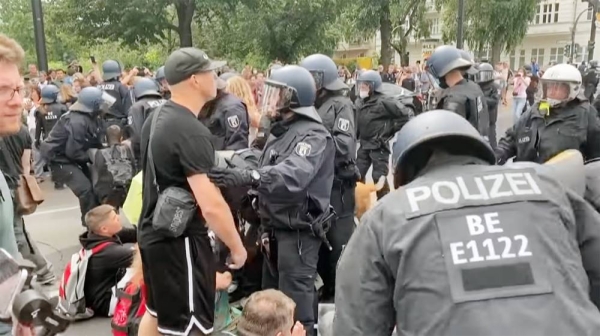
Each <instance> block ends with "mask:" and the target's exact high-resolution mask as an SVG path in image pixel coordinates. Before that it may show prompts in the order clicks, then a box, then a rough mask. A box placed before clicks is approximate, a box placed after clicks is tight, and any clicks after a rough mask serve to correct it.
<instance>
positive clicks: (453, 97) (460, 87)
mask: <svg viewBox="0 0 600 336" xmlns="http://www.w3.org/2000/svg"><path fill="white" fill-rule="evenodd" d="M437 108H438V109H442V110H449V111H453V112H456V113H458V114H460V115H461V116H463V117H465V119H467V120H468V121H469V122H470V123H471V125H473V127H475V128H477V130H479V133H481V134H482V135H487V130H488V128H489V112H488V106H487V104H486V99H485V98H484V94H483V91H482V90H481V88H480V87H479V85H477V84H476V83H475V82H473V81H470V80H467V79H463V80H461V81H460V82H458V83H457V84H456V85H454V86H453V87H449V88H447V89H444V90H443V91H442V93H441V96H440V98H439V100H438V106H437Z"/></svg>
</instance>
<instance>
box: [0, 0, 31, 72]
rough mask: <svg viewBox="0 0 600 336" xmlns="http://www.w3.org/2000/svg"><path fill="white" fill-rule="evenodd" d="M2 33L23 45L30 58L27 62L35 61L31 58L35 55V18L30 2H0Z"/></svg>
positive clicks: (19, 0) (12, 0) (21, 0)
mask: <svg viewBox="0 0 600 336" xmlns="http://www.w3.org/2000/svg"><path fill="white" fill-rule="evenodd" d="M0 32H2V34H5V35H7V36H9V37H12V38H14V39H15V40H17V41H18V42H19V43H20V44H21V46H22V47H23V49H25V52H26V54H27V56H28V58H27V62H32V61H33V60H35V58H33V59H31V58H30V57H29V56H31V55H35V40H34V38H33V16H32V14H31V2H30V1H29V0H2V1H0Z"/></svg>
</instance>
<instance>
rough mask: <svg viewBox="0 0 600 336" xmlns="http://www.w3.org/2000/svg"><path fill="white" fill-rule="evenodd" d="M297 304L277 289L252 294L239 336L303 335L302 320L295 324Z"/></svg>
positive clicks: (245, 309) (242, 319)
mask: <svg viewBox="0 0 600 336" xmlns="http://www.w3.org/2000/svg"><path fill="white" fill-rule="evenodd" d="M295 309H296V304H295V303H294V301H293V300H292V299H290V298H289V297H287V296H286V295H285V294H283V293H282V292H280V291H278V290H275V289H267V290H264V291H260V292H256V293H254V294H252V295H250V298H249V299H248V302H246V305H245V306H244V310H243V311H242V317H241V318H240V320H239V321H238V325H237V334H234V333H230V334H225V335H237V336H303V335H306V331H305V330H304V326H302V324H301V323H300V322H296V323H295V324H294V310H295Z"/></svg>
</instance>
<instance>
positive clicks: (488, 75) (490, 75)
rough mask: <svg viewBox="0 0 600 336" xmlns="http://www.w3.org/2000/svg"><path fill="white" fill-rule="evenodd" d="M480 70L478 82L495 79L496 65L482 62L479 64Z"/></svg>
mask: <svg viewBox="0 0 600 336" xmlns="http://www.w3.org/2000/svg"><path fill="white" fill-rule="evenodd" d="M477 69H478V70H479V71H478V73H477V75H476V76H475V79H476V81H477V83H487V82H491V81H493V80H494V67H493V66H492V65H491V64H489V63H481V64H479V65H477Z"/></svg>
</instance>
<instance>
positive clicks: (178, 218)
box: [148, 106, 198, 238]
mask: <svg viewBox="0 0 600 336" xmlns="http://www.w3.org/2000/svg"><path fill="white" fill-rule="evenodd" d="M161 110H162V106H160V107H158V108H157V109H156V111H154V115H152V127H151V128H150V139H149V140H148V166H149V168H150V171H151V172H152V175H153V176H152V183H153V184H154V187H155V188H156V192H157V193H158V200H157V202H156V208H155V209H154V218H153V219H152V228H153V229H154V230H155V231H156V232H158V233H161V234H163V235H164V236H166V237H170V238H177V237H179V236H181V235H182V234H183V233H184V232H185V229H186V228H187V226H188V224H189V223H190V221H191V220H192V218H193V217H194V214H195V212H196V211H197V208H198V206H197V205H196V199H195V198H194V195H193V194H192V193H190V192H189V191H187V190H185V189H183V188H179V187H173V186H171V187H167V188H166V189H165V190H163V191H162V192H161V191H160V188H159V187H158V183H157V182H156V167H155V166H154V159H153V158H152V137H153V136H154V130H155V129H156V122H157V120H158V115H159V114H160V112H161Z"/></svg>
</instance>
